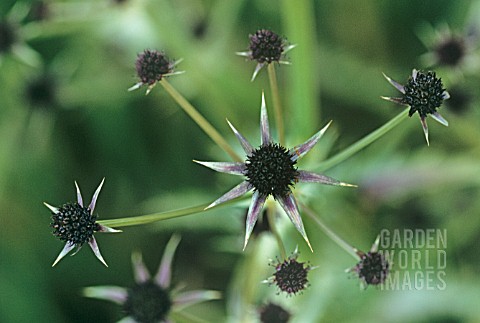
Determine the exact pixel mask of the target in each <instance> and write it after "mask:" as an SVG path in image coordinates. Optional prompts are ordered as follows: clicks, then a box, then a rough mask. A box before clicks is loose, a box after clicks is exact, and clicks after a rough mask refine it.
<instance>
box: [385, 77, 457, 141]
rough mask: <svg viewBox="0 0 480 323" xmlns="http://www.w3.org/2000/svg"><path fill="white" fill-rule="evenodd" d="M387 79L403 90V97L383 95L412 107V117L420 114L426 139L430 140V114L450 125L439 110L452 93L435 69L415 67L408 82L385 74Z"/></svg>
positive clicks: (410, 113)
mask: <svg viewBox="0 0 480 323" xmlns="http://www.w3.org/2000/svg"><path fill="white" fill-rule="evenodd" d="M384 76H385V78H386V79H387V81H388V82H389V83H390V84H392V85H393V86H394V87H395V88H396V89H397V90H399V91H400V92H402V94H403V96H402V97H401V98H391V97H382V98H383V99H385V100H388V101H392V102H394V103H398V104H402V105H407V106H409V107H410V110H409V111H408V115H409V116H410V117H411V116H412V115H413V114H415V112H417V113H418V115H419V116H420V122H421V123H422V128H423V132H424V134H425V139H426V140H427V144H430V143H429V140H428V126H427V121H426V118H427V116H428V115H430V116H432V118H433V119H434V120H436V121H438V122H440V123H441V124H443V125H444V126H448V122H447V121H446V120H445V119H444V118H443V117H442V116H441V115H440V114H439V113H438V112H437V109H438V108H439V107H440V106H441V105H442V103H443V101H444V100H446V99H448V98H449V97H450V94H448V92H447V91H446V90H445V89H444V88H443V83H442V80H441V78H438V77H437V75H436V74H435V72H433V71H426V72H424V71H417V70H416V69H414V70H413V71H412V75H411V76H410V77H409V79H408V81H407V84H405V85H401V84H400V83H398V82H396V81H394V80H392V79H391V78H389V77H388V76H386V75H385V74H384Z"/></svg>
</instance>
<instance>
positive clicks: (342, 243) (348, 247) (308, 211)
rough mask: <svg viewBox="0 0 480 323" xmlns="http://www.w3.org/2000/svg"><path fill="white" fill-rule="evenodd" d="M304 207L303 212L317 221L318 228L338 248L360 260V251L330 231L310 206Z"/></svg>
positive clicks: (303, 205)
mask: <svg viewBox="0 0 480 323" xmlns="http://www.w3.org/2000/svg"><path fill="white" fill-rule="evenodd" d="M301 205H302V209H303V211H304V212H305V213H306V214H307V215H308V216H309V217H310V218H311V219H312V220H313V221H315V223H317V224H318V226H319V227H320V229H322V230H323V232H325V234H326V235H327V236H328V237H329V238H330V239H332V240H333V242H335V243H336V244H337V245H338V246H340V247H341V248H342V249H343V250H345V251H346V252H348V253H349V254H350V255H351V256H352V257H353V258H355V259H356V260H360V256H359V255H358V250H357V249H356V248H354V247H352V246H351V245H349V244H348V243H347V242H345V240H343V239H342V238H340V237H339V236H338V235H336V234H335V232H333V231H332V230H330V228H329V227H327V226H326V225H325V224H324V223H323V222H322V221H321V220H320V218H319V217H318V216H317V215H316V214H315V212H313V210H312V209H310V208H309V207H308V206H306V205H305V204H303V203H302V204H301Z"/></svg>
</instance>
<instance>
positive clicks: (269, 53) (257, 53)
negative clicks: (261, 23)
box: [249, 29, 285, 64]
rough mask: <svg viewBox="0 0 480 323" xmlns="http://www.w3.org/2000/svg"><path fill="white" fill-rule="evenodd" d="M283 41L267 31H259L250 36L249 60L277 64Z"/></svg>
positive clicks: (283, 44)
mask: <svg viewBox="0 0 480 323" xmlns="http://www.w3.org/2000/svg"><path fill="white" fill-rule="evenodd" d="M284 47H285V40H284V39H283V38H282V37H280V36H279V35H278V34H276V33H274V32H273V31H271V30H268V29H260V30H257V31H256V32H255V34H253V35H250V46H249V49H250V51H251V58H252V59H253V60H256V61H257V62H259V63H267V64H269V63H271V62H278V61H279V60H280V58H281V57H282V54H283V51H284Z"/></svg>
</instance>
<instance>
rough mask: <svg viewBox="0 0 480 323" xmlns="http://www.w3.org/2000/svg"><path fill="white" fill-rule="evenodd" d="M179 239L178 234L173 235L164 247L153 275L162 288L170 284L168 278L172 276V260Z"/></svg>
mask: <svg viewBox="0 0 480 323" xmlns="http://www.w3.org/2000/svg"><path fill="white" fill-rule="evenodd" d="M180 240H181V238H180V236H179V235H173V236H172V237H171V238H170V240H169V241H168V243H167V246H166V247H165V251H164V253H163V257H162V261H161V262H160V267H159V268H158V272H157V274H156V275H155V282H156V283H157V284H158V286H161V287H163V288H168V287H169V286H170V279H171V277H172V260H173V256H174V255H175V250H176V249H177V246H178V244H179V243H180Z"/></svg>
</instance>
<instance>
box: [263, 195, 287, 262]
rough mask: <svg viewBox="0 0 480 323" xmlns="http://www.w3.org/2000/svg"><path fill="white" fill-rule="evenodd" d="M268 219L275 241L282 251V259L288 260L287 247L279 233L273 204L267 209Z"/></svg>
mask: <svg viewBox="0 0 480 323" xmlns="http://www.w3.org/2000/svg"><path fill="white" fill-rule="evenodd" d="M267 217H268V224H269V226H270V231H271V232H272V234H273V236H274V237H275V240H276V241H277V245H278V249H279V250H280V254H281V256H282V259H287V253H286V251H285V246H284V245H283V241H282V237H281V236H280V233H279V232H278V229H277V225H276V223H275V205H274V204H273V203H270V204H268V207H267Z"/></svg>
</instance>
